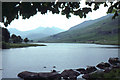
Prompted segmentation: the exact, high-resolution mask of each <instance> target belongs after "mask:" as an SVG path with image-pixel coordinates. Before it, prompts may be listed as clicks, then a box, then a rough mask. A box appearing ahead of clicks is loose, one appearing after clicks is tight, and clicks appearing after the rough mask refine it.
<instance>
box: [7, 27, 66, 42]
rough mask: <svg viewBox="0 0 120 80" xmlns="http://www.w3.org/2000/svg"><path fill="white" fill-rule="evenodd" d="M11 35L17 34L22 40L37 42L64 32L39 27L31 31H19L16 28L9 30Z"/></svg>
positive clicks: (58, 29)
mask: <svg viewBox="0 0 120 80" xmlns="http://www.w3.org/2000/svg"><path fill="white" fill-rule="evenodd" d="M8 30H9V32H10V34H11V35H12V34H16V35H20V36H21V37H22V38H25V37H27V38H29V39H32V40H37V39H40V38H43V37H47V36H50V35H53V34H57V33H60V32H62V31H64V30H62V29H60V28H56V27H52V28H49V27H38V28H36V29H33V30H29V31H19V30H17V29H15V28H9V29H8Z"/></svg>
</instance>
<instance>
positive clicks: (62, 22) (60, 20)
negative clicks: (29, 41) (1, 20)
mask: <svg viewBox="0 0 120 80" xmlns="http://www.w3.org/2000/svg"><path fill="white" fill-rule="evenodd" d="M81 7H85V5H84V4H82V5H81ZM92 7H93V6H92ZM107 9H108V7H104V5H101V6H100V9H98V10H97V11H93V12H90V13H88V14H87V17H86V18H82V19H81V18H80V17H79V16H74V15H72V16H71V17H70V18H69V19H67V18H66V16H65V15H61V14H52V13H51V12H49V13H47V14H45V15H42V14H40V12H38V13H37V14H36V15H34V16H32V17H30V18H29V19H22V17H19V19H15V20H13V21H12V22H11V24H10V25H9V26H8V27H7V28H16V29H18V30H20V31H28V30H32V29H35V28H38V27H58V28H60V29H64V30H68V29H69V28H71V27H73V26H75V25H77V24H80V23H82V22H84V21H86V20H94V19H97V18H100V17H102V16H105V15H106V12H107Z"/></svg>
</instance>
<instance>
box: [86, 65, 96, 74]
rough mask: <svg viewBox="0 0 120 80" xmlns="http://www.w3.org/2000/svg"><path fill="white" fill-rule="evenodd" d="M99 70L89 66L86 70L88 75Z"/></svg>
mask: <svg viewBox="0 0 120 80" xmlns="http://www.w3.org/2000/svg"><path fill="white" fill-rule="evenodd" d="M96 70H97V68H96V67H95V66H88V67H87V68H86V73H87V74H88V73H92V72H94V71H96Z"/></svg>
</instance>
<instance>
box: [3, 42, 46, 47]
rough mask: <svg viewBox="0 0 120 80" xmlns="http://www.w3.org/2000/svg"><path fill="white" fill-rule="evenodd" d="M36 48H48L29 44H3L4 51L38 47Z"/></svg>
mask: <svg viewBox="0 0 120 80" xmlns="http://www.w3.org/2000/svg"><path fill="white" fill-rule="evenodd" d="M36 46H46V45H44V44H27V43H5V42H3V43H2V48H3V49H9V48H22V47H36Z"/></svg>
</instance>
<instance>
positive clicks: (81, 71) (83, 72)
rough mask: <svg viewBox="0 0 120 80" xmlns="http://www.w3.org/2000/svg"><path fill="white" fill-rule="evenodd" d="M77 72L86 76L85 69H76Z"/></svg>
mask: <svg viewBox="0 0 120 80" xmlns="http://www.w3.org/2000/svg"><path fill="white" fill-rule="evenodd" d="M76 71H79V72H80V73H81V74H85V73H86V72H85V71H86V70H85V69H84V68H79V69H76Z"/></svg>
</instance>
